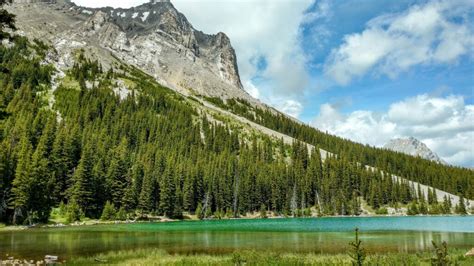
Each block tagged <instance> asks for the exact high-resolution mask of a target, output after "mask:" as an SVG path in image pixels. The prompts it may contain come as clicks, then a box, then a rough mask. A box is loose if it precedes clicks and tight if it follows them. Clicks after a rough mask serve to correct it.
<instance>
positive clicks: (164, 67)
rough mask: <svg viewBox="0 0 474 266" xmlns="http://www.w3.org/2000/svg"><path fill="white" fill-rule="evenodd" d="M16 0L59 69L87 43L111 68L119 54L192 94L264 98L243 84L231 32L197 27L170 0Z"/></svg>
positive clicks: (27, 31)
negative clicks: (113, 3)
mask: <svg viewBox="0 0 474 266" xmlns="http://www.w3.org/2000/svg"><path fill="white" fill-rule="evenodd" d="M14 2H16V3H17V4H16V5H13V6H12V7H11V11H12V12H13V13H15V14H16V15H17V21H18V22H17V23H18V26H19V28H20V29H21V33H22V34H24V35H27V36H30V37H37V38H40V39H42V40H43V41H46V42H47V43H50V44H52V45H53V46H54V47H55V48H56V50H57V51H58V56H59V58H58V59H59V60H58V61H59V65H58V68H60V69H67V68H69V67H71V66H72V64H73V61H72V60H71V59H72V58H71V57H70V54H71V52H72V51H74V50H75V49H80V48H84V49H86V52H87V53H88V54H94V55H95V56H98V57H100V59H101V63H102V64H103V66H104V67H106V68H108V67H110V66H111V65H113V64H114V63H117V62H118V60H116V59H120V61H123V62H126V63H128V64H132V65H134V66H136V67H138V68H140V69H141V70H143V71H145V72H147V73H149V74H151V75H152V76H154V77H155V78H156V79H158V80H159V81H160V83H162V84H163V85H166V86H168V87H170V88H173V89H175V90H177V91H179V92H181V93H185V94H187V95H190V94H195V95H204V96H209V97H219V98H223V99H227V98H242V99H246V100H247V101H249V102H252V103H254V104H259V102H258V101H257V100H255V99H253V98H252V97H250V95H248V94H247V93H246V92H245V91H244V90H243V87H242V83H241V81H240V77H239V70H238V67H237V57H236V55H235V51H234V49H233V47H232V45H231V43H230V40H229V38H228V37H227V35H225V34H224V33H222V32H220V33H217V34H215V35H209V34H205V33H203V32H201V31H199V30H196V29H194V27H193V26H192V25H191V23H189V21H188V20H187V19H186V17H185V16H184V15H183V14H181V13H180V12H178V11H177V10H176V9H175V8H174V6H173V4H172V3H171V2H170V1H166V0H163V1H156V0H155V1H151V2H149V3H145V4H143V5H140V6H137V7H132V8H129V9H122V8H117V9H113V8H111V7H107V8H99V9H94V8H86V7H80V6H76V5H75V4H74V3H71V2H70V1H67V0H66V1H65V0H17V1H14ZM25 2H26V3H27V4H25Z"/></svg>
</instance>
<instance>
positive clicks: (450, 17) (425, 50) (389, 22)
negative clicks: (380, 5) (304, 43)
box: [325, 0, 474, 85]
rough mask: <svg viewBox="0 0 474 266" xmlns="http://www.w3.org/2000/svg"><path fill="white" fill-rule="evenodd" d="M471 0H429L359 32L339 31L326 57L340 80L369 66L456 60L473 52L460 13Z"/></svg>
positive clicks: (382, 68)
mask: <svg viewBox="0 0 474 266" xmlns="http://www.w3.org/2000/svg"><path fill="white" fill-rule="evenodd" d="M473 9H474V1H472V0H458V1H450V0H443V1H441V0H440V1H436V0H433V1H430V2H428V3H426V4H424V5H414V6H412V7H410V8H409V9H408V10H406V11H405V12H402V13H397V14H388V15H382V16H379V17H376V18H375V19H373V20H371V21H369V22H368V23H367V27H366V29H365V30H364V31H362V32H361V33H354V34H350V35H347V36H345V37H344V41H343V44H342V45H341V46H340V47H338V48H336V49H334V50H333V51H332V52H331V55H330V56H329V57H328V60H327V62H326V63H325V73H326V75H329V76H330V77H331V78H333V79H334V80H335V81H337V82H338V83H340V84H342V85H346V84H348V83H350V81H351V80H352V79H353V78H355V77H360V76H363V75H364V74H366V73H367V72H369V71H371V70H375V71H374V72H375V73H381V74H385V75H388V76H389V77H392V78H393V77H396V76H397V75H398V74H399V73H400V72H403V71H407V70H408V69H410V68H411V67H413V66H415V65H420V64H423V65H429V64H450V63H455V62H456V61H457V60H458V59H459V57H460V56H462V55H466V54H469V55H471V56H472V55H473V54H474V53H473V52H474V50H473V46H474V29H473V27H472V26H471V25H470V24H469V21H468V19H466V18H465V14H466V13H468V12H470V11H472V10H473Z"/></svg>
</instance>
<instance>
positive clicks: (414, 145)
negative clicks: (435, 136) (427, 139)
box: [384, 137, 447, 164]
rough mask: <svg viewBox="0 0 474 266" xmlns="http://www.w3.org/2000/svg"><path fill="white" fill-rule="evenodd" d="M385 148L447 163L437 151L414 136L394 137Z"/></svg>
mask: <svg viewBox="0 0 474 266" xmlns="http://www.w3.org/2000/svg"><path fill="white" fill-rule="evenodd" d="M384 148H385V149H389V150H392V151H397V152H401V153H405V154H408V155H412V156H418V157H421V158H424V159H427V160H431V161H434V162H437V163H441V164H447V163H446V162H445V161H444V160H443V159H441V158H440V157H439V156H438V155H437V154H436V153H434V152H433V151H432V150H430V149H429V148H428V146H426V144H425V143H423V142H421V141H419V140H418V139H416V138H414V137H408V138H398V139H392V140H390V141H389V142H388V143H387V144H385V146H384Z"/></svg>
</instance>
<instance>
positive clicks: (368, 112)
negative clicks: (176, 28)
mask: <svg viewBox="0 0 474 266" xmlns="http://www.w3.org/2000/svg"><path fill="white" fill-rule="evenodd" d="M74 2H76V3H77V4H80V5H85V6H94V7H96V6H105V5H110V6H115V7H118V6H120V7H130V6H134V5H138V4H141V3H144V2H147V0H101V1H92V0H74ZM171 2H172V3H173V4H174V5H175V7H176V8H177V9H178V10H179V11H181V12H182V13H183V14H184V15H185V16H186V17H187V18H188V20H189V21H190V22H191V23H192V24H193V25H194V27H195V28H196V29H199V30H202V31H204V32H206V33H217V32H220V31H222V32H225V33H226V34H227V35H228V36H229V37H230V39H231V41H232V45H233V46H234V48H235V50H236V53H237V57H238V65H239V70H240V74H241V79H242V82H243V84H244V87H245V89H246V90H247V91H248V92H249V93H250V94H251V95H253V96H254V97H257V98H259V99H261V100H262V101H263V102H265V103H268V104H270V105H273V106H275V107H276V108H278V109H279V110H281V111H283V112H286V113H287V114H289V115H292V116H295V117H297V118H299V119H300V120H302V121H304V122H306V123H308V124H310V125H312V126H314V127H316V128H319V129H321V130H324V131H328V132H330V133H332V134H336V135H339V136H342V137H345V138H350V139H352V140H355V141H358V142H361V143H367V144H370V145H374V146H383V144H384V143H386V142H388V141H389V140H390V139H392V138H397V137H410V136H413V137H416V138H418V139H420V140H421V141H423V142H425V143H426V144H427V145H428V146H429V147H430V148H431V149H432V150H434V151H435V152H436V153H438V154H439V155H440V156H441V157H442V158H443V159H444V160H446V161H447V162H449V163H451V164H454V165H462V166H468V167H473V166H474V95H473V94H474V69H473V63H474V62H473V61H474V22H473V19H474V0H423V1H415V0H344V1H343V0H332V1H331V0H219V1H218V0H171Z"/></svg>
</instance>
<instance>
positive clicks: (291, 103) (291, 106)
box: [277, 100, 303, 118]
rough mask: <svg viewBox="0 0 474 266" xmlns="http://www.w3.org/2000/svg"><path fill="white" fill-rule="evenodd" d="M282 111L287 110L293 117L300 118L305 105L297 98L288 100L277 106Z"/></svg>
mask: <svg viewBox="0 0 474 266" xmlns="http://www.w3.org/2000/svg"><path fill="white" fill-rule="evenodd" d="M277 107H279V109H280V110H281V111H282V112H285V113H286V114H288V115H291V116H292V117H295V118H298V116H300V114H301V111H302V110H303V105H301V103H300V102H298V101H295V100H286V101H284V102H283V104H282V105H281V106H277Z"/></svg>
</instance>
